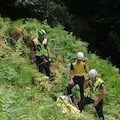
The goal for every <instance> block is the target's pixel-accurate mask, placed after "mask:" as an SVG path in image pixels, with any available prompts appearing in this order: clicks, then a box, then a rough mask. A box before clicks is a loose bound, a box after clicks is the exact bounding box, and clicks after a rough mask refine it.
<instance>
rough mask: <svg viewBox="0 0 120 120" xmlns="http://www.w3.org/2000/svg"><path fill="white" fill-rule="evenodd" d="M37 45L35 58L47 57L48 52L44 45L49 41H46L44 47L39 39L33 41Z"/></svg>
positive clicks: (43, 43)
mask: <svg viewBox="0 0 120 120" xmlns="http://www.w3.org/2000/svg"><path fill="white" fill-rule="evenodd" d="M33 42H34V45H35V56H42V55H43V56H47V50H46V49H45V47H44V45H46V43H47V39H44V40H43V42H42V45H41V43H40V41H39V40H38V38H35V39H33Z"/></svg>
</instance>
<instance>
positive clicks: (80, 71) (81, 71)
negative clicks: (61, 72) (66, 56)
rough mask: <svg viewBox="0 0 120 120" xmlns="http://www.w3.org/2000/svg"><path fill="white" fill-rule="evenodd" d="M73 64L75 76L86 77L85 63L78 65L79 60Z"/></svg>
mask: <svg viewBox="0 0 120 120" xmlns="http://www.w3.org/2000/svg"><path fill="white" fill-rule="evenodd" d="M72 64H73V68H74V70H73V74H74V76H82V75H84V67H85V62H82V61H81V62H80V63H78V62H77V60H76V61H75V62H74V63H72Z"/></svg>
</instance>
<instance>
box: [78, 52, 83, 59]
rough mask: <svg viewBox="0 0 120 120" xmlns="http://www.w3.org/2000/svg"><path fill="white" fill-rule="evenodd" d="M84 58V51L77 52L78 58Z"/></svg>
mask: <svg viewBox="0 0 120 120" xmlns="http://www.w3.org/2000/svg"><path fill="white" fill-rule="evenodd" d="M83 58H84V54H83V53H82V52H78V53H77V59H78V60H83Z"/></svg>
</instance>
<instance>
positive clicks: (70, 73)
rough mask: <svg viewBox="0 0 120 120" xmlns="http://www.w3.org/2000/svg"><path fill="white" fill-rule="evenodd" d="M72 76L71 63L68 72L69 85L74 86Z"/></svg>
mask: <svg viewBox="0 0 120 120" xmlns="http://www.w3.org/2000/svg"><path fill="white" fill-rule="evenodd" d="M72 75H73V65H72V63H71V66H70V72H69V78H70V82H69V84H70V85H74V81H73V78H72Z"/></svg>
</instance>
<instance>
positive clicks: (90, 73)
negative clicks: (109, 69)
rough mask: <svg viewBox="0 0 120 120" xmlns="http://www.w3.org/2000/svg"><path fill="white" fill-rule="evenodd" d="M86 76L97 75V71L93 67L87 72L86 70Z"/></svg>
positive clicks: (92, 76)
mask: <svg viewBox="0 0 120 120" xmlns="http://www.w3.org/2000/svg"><path fill="white" fill-rule="evenodd" d="M88 76H89V77H90V78H94V77H97V71H96V70H95V69H91V70H90V71H89V72H88Z"/></svg>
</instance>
